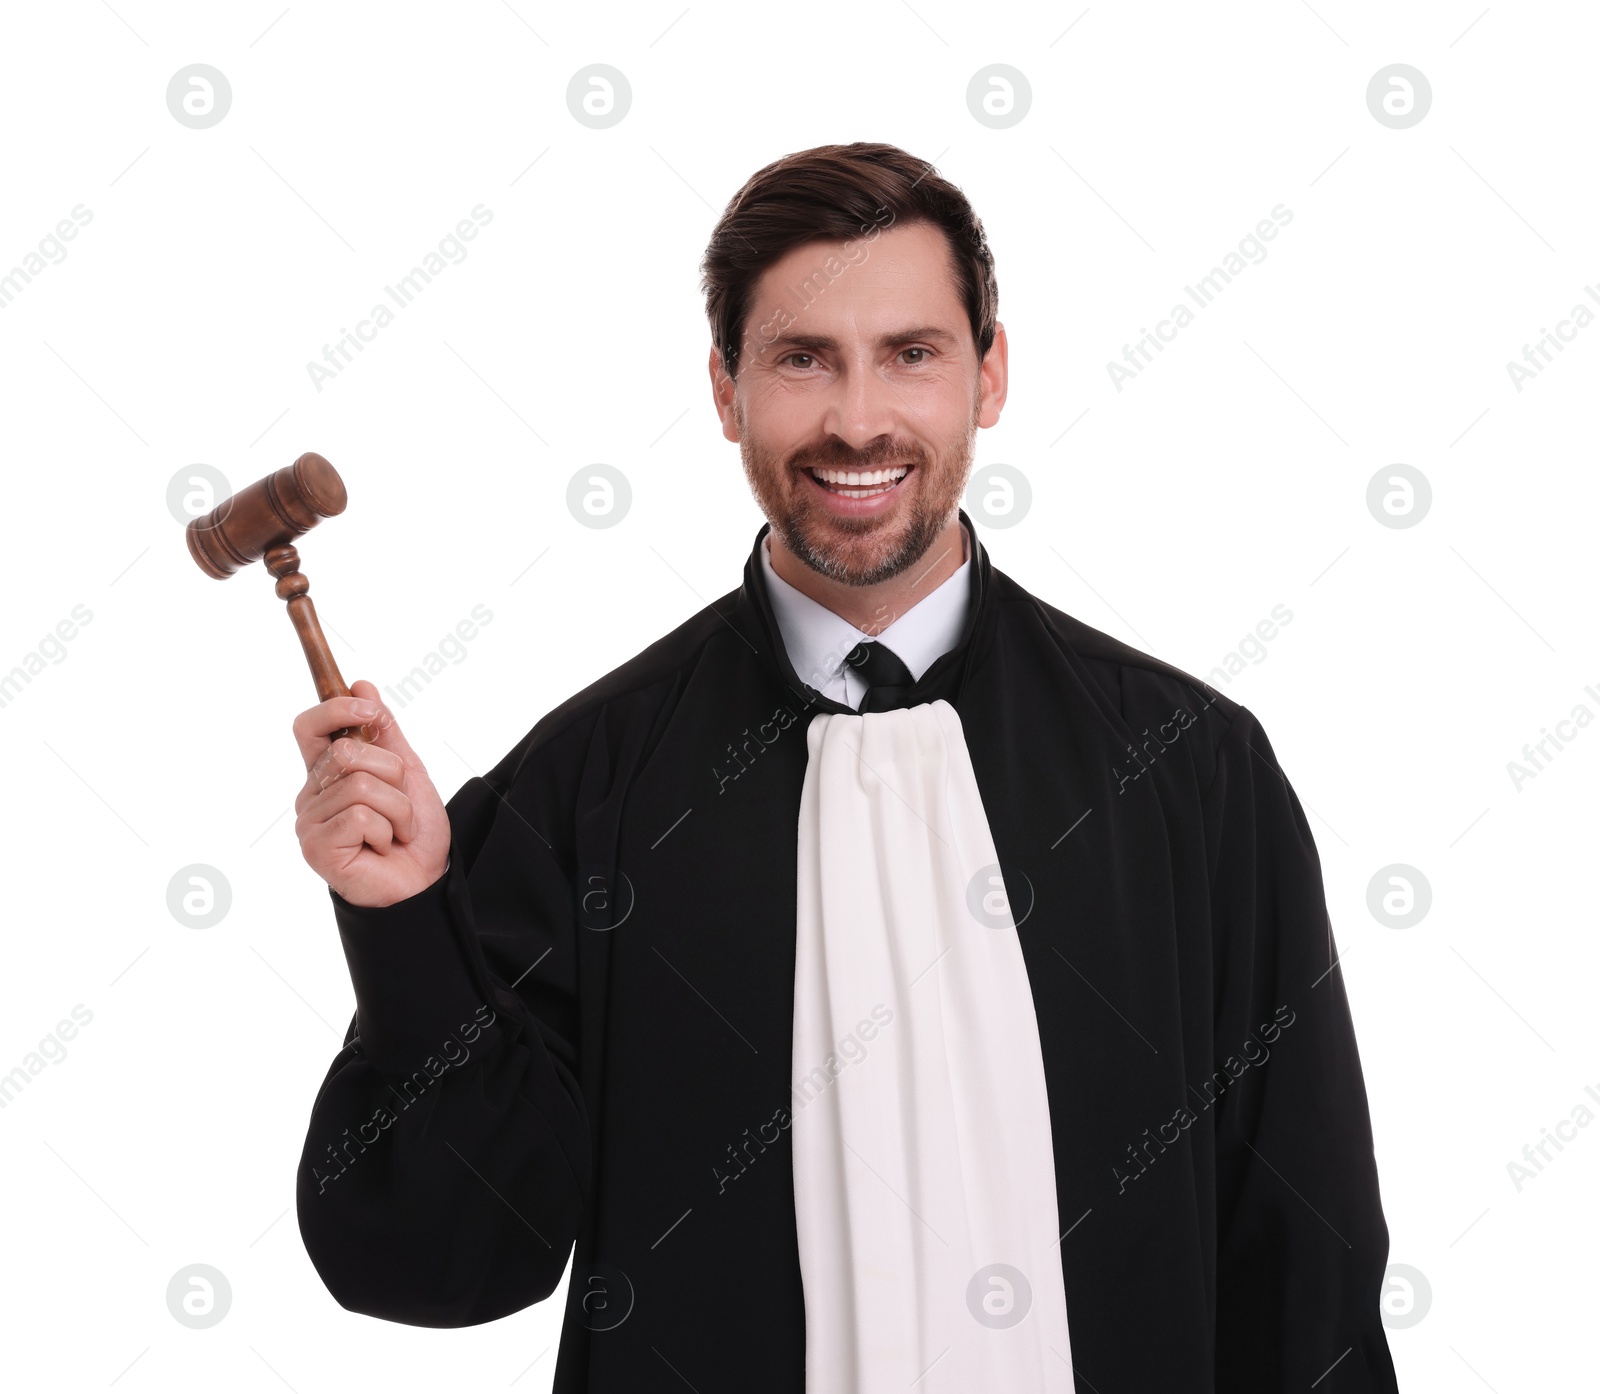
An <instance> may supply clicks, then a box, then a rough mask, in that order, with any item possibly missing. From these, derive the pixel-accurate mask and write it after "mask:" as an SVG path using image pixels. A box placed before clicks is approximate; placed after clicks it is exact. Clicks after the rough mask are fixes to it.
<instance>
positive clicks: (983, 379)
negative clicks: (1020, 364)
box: [978, 320, 1006, 426]
mask: <svg viewBox="0 0 1600 1394" xmlns="http://www.w3.org/2000/svg"><path fill="white" fill-rule="evenodd" d="M978 386H979V394H978V425H980V426H993V425H994V424H995V422H997V421H998V420H999V419H1000V408H1001V407H1003V406H1005V404H1006V327H1005V325H1003V324H1001V323H1000V322H999V321H998V320H996V321H995V326H994V342H993V343H992V344H990V345H989V352H988V353H986V354H984V356H983V362H982V363H980V364H979V365H978Z"/></svg>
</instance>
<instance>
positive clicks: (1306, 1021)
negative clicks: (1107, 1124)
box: [1205, 707, 1396, 1394]
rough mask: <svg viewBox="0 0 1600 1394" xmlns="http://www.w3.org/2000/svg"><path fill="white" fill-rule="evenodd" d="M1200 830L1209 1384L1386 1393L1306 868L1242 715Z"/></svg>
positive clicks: (1355, 1160)
mask: <svg viewBox="0 0 1600 1394" xmlns="http://www.w3.org/2000/svg"><path fill="white" fill-rule="evenodd" d="M1205 822H1206V839H1207V855H1208V858H1209V860H1210V864H1211V870H1212V880H1211V911H1212V926H1213V953H1214V965H1215V973H1216V976H1215V980H1214V982H1215V999H1214V1000H1215V1007H1216V1015H1215V1023H1216V1034H1215V1038H1214V1051H1215V1067H1214V1068H1215V1069H1216V1071H1217V1073H1216V1074H1214V1075H1213V1081H1214V1083H1213V1086H1212V1087H1213V1088H1214V1089H1216V1091H1217V1100H1216V1102H1217V1109H1218V1112H1217V1116H1216V1121H1215V1128H1216V1132H1215V1138H1216V1187H1217V1306H1216V1338H1217V1339H1216V1387H1217V1389H1218V1390H1228V1391H1230V1394H1245V1392H1246V1391H1257V1390H1259V1391H1263V1392H1265V1391H1269V1390H1271V1391H1279V1390H1285V1389H1309V1388H1312V1387H1313V1385H1315V1386H1316V1387H1317V1388H1319V1389H1330V1390H1338V1391H1344V1392H1345V1394H1367V1391H1374V1392H1376V1391H1382V1392H1383V1394H1394V1392H1395V1390H1396V1383H1395V1373H1394V1366H1393V1363H1392V1360H1391V1357H1390V1353H1389V1346H1388V1342H1387V1339H1386V1338H1385V1335H1384V1329H1383V1325H1382V1321H1381V1318H1380V1314H1379V1298H1380V1293H1381V1290H1382V1286H1383V1278H1384V1269H1385V1264H1386V1262H1387V1259H1388V1252H1389V1232H1388V1228H1387V1226H1386V1224H1385V1222H1384V1217H1383V1209H1382V1205H1381V1203H1380V1199H1379V1193H1378V1173H1377V1164H1376V1160H1375V1157H1374V1154H1373V1143H1372V1128H1371V1122H1370V1118H1369V1114H1368V1109H1367V1096H1366V1088H1365V1085H1364V1083H1363V1080H1362V1074H1361V1062H1360V1058H1359V1056H1358V1055H1357V1051H1356V1039H1355V1029H1354V1026H1353V1023H1352V1021H1351V1016H1350V1005H1349V1002H1348V1000H1347V999H1346V996H1345V987H1344V977H1343V973H1342V971H1341V970H1340V968H1339V967H1338V966H1337V962H1336V960H1337V956H1338V950H1337V948H1336V946H1335V944H1334V940H1333V927H1332V924H1331V922H1330V920H1329V917H1328V911H1327V905H1326V901H1325V898H1324V892H1323V885H1322V869H1321V863H1320V861H1319V859H1318V856H1317V849H1316V844H1315V843H1314V842H1313V840H1312V836H1311V828H1310V825H1309V824H1308V822H1307V820H1306V816H1305V813H1304V811H1303V810H1302V808H1301V805H1300V801H1299V799H1298V798H1297V797H1296V796H1295V792H1294V790H1293V788H1291V786H1290V784H1289V781H1288V779H1287V778H1286V777H1285V776H1284V774H1283V771H1282V770H1281V769H1280V768H1279V765H1278V760H1277V757H1276V755H1275V754H1274V753H1273V749H1272V746H1271V744H1270V743H1269V742H1268V740H1267V736H1266V733H1265V731H1263V730H1262V728H1261V725H1260V723H1259V722H1258V721H1257V719H1256V717H1255V716H1254V715H1253V714H1252V713H1251V712H1250V711H1249V710H1248V709H1247V708H1243V707H1241V708H1239V709H1238V711H1237V713H1236V714H1235V716H1234V719H1233V722H1232V725H1231V726H1230V728H1229V729H1228V731H1227V733H1226V734H1225V735H1224V737H1223V738H1222V740H1221V742H1220V743H1219V745H1218V749H1217V764H1216V768H1215V774H1214V777H1213V781H1212V784H1211V786H1210V789H1209V791H1208V793H1207V795H1206V800H1205ZM1330 964H1331V965H1334V966H1332V968H1331V971H1330ZM1330 1370H1333V1371H1334V1373H1333V1374H1332V1375H1329V1376H1328V1378H1327V1379H1326V1380H1323V1379H1322V1377H1323V1376H1324V1375H1328V1372H1329V1371H1330ZM1319 1380H1320V1381H1321V1382H1320V1383H1318V1381H1319Z"/></svg>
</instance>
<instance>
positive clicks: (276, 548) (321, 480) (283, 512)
mask: <svg viewBox="0 0 1600 1394" xmlns="http://www.w3.org/2000/svg"><path fill="white" fill-rule="evenodd" d="M349 498H350V496H349V495H348V494H347V493H346V492H345V487H344V480H342V479H340V478H339V472H338V471H337V470H336V469H334V467H333V466H332V465H330V464H329V463H328V462H327V461H326V460H324V459H323V458H322V456H320V455H318V454H316V453H314V452H313V451H309V450H308V451H307V452H306V453H305V454H304V455H302V456H301V457H300V458H299V459H298V460H296V461H295V462H294V463H293V464H292V465H286V466H284V468H283V469H281V470H279V471H278V472H277V473H276V474H269V475H268V476H267V477H266V478H265V479H258V480H256V482H255V483H254V484H251V485H250V486H249V487H247V488H244V489H241V490H240V491H239V492H238V493H236V494H233V495H232V496H230V497H229V498H226V499H224V500H223V501H222V502H221V503H219V504H218V505H217V506H216V507H215V508H213V509H212V510H211V512H209V513H207V514H206V515H205V517H203V518H195V519H193V520H192V521H191V522H190V523H189V526H188V527H187V528H185V529H184V533H185V535H186V536H187V538H188V541H189V555H190V556H191V557H193V558H194V559H195V564H196V565H197V566H199V568H200V569H201V570H202V571H203V572H205V573H206V575H207V576H214V577H216V579H217V580H219V581H225V580H227V578H228V577H229V576H232V575H233V573H234V572H236V571H238V570H239V569H240V568H241V567H245V566H249V565H250V563H251V562H255V561H261V562H265V564H266V568H267V570H268V571H270V572H271V573H272V574H273V575H274V576H276V577H277V578H278V585H277V595H278V599H279V600H282V601H284V602H285V604H286V606H287V608H288V611H289V619H290V621H291V622H292V623H293V624H294V628H295V633H297V634H298V635H299V636H300V647H301V648H303V649H304V650H305V654H306V662H307V663H309V664H310V665H311V677H312V680H313V681H314V682H315V683H316V685H317V696H318V697H319V698H321V700H322V701H324V702H326V701H327V700H328V698H330V697H348V696H349V695H350V689H349V688H348V687H346V686H345V681H344V679H343V678H342V677H341V676H340V675H339V665H338V664H337V663H335V662H334V661H333V653H332V651H331V650H330V649H329V648H328V641H327V639H326V638H324V637H323V633H322V626H321V625H320V624H318V623H317V612H316V609H315V607H314V606H313V605H312V604H311V596H310V594H309V592H310V590H311V582H310V581H308V580H307V579H306V578H305V576H304V574H303V573H302V572H301V570H300V554H299V552H297V551H296V550H295V549H294V547H293V546H292V545H291V544H292V542H293V539H295V538H297V537H299V536H300V534H301V533H303V532H308V531H310V530H311V529H312V528H314V527H316V525H317V524H318V523H320V522H321V521H322V520H323V519H324V518H333V517H336V516H337V515H339V514H340V513H343V512H344V508H345V504H346V503H348V502H349ZM340 736H349V737H351V738H352V739H353V740H358V741H362V742H364V743H369V744H370V743H371V741H372V733H371V732H370V731H369V730H368V729H367V728H366V727H365V726H346V727H343V728H342V729H340V730H338V731H335V732H334V733H333V735H332V737H331V739H333V740H338V739H339V737H340Z"/></svg>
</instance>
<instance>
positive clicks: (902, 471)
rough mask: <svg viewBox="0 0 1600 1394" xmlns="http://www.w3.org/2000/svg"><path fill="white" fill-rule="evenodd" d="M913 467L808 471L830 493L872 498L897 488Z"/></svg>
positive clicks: (854, 497) (846, 496)
mask: <svg viewBox="0 0 1600 1394" xmlns="http://www.w3.org/2000/svg"><path fill="white" fill-rule="evenodd" d="M911 468H912V467H911V466H910V465H893V466H891V467H889V468H888V469H877V470H841V469H817V468H812V469H809V470H807V473H808V474H809V475H810V476H811V477H812V478H813V479H814V480H816V481H817V483H818V484H820V485H821V486H822V487H823V488H824V489H826V490H827V491H828V492H829V493H830V494H840V495H843V496H844V497H845V498H847V499H870V498H872V497H874V496H875V495H877V494H887V493H888V492H889V490H891V489H893V488H895V487H896V486H897V485H898V484H899V483H900V481H901V480H902V479H904V478H905V477H906V476H907V475H908V474H910V473H911Z"/></svg>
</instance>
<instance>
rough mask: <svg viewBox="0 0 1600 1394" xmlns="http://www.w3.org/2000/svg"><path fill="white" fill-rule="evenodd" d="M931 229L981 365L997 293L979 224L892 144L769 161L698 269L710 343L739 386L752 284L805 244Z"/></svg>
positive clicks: (737, 198) (734, 204) (828, 148)
mask: <svg viewBox="0 0 1600 1394" xmlns="http://www.w3.org/2000/svg"><path fill="white" fill-rule="evenodd" d="M896 222H898V223H900V224H914V223H930V224H932V225H933V226H935V227H937V228H939V229H940V230H941V231H942V232H943V233H944V235H945V240H946V241H947V242H949V244H950V253H951V261H952V264H953V266H954V270H955V276H956V284H957V288H958V289H959V291H960V293H961V299H962V301H963V302H964V304H965V305H966V310H967V319H968V320H969V322H970V323H971V326H972V340H973V343H974V344H976V345H977V350H978V357H979V359H980V360H981V359H982V358H983V356H984V355H985V354H986V353H988V352H989V347H990V345H991V344H993V343H994V331H995V315H996V313H997V310H998V306H999V299H1000V292H999V289H998V287H997V286H996V284H995V275H994V257H993V255H992V254H991V253H990V251H989V243H988V241H987V239H986V238H985V237H984V232H983V223H982V222H981V221H980V220H979V218H978V215H977V214H976V213H974V212H973V211H972V205H971V204H970V203H968V202H967V199H966V196H965V195H964V194H963V193H962V192H961V190H960V189H958V188H956V186H955V185H954V184H952V183H950V182H949V181H948V180H946V179H944V178H942V177H941V176H940V175H939V174H937V173H936V172H935V171H934V168H933V166H932V165H930V164H928V163H927V162H926V161H925V160H919V159H916V158H914V157H913V156H911V155H908V154H907V153H906V152H905V151H904V150H901V149H900V148H899V147H898V146H894V145H881V144H872V143H868V142H866V141H859V140H858V141H855V142H853V143H851V144H849V145H819V146H816V147H815V148H813V149H811V150H800V151H797V152H796V153H794V154H792V155H785V156H784V157H783V158H782V159H781V160H775V161H774V162H773V163H772V164H770V165H768V166H767V167H766V168H765V169H760V170H757V171H756V173H755V174H753V175H751V177H750V179H749V180H748V181H747V182H746V184H745V186H744V187H743V188H742V189H740V190H739V192H738V193H736V194H735V195H734V196H733V198H732V199H730V200H729V202H728V206H727V208H726V209H724V210H723V214H722V217H721V218H720V219H718V221H717V225H716V227H715V228H714V229H713V230H712V233H711V241H710V243H709V244H708V245H707V247H706V252H705V256H704V258H702V260H701V262H700V288H701V290H702V291H704V292H705V297H706V318H707V319H708V320H710V322H711V337H712V342H713V343H715V344H716V345H717V346H718V348H720V349H721V350H722V362H723V367H724V368H725V369H726V371H727V373H728V375H729V376H730V377H737V376H738V373H739V364H740V361H741V357H742V348H743V339H744V338H746V337H748V335H746V334H745V332H744V328H745V326H744V321H745V319H746V318H747V316H748V315H749V311H750V300H751V294H752V292H753V291H754V289H755V284H756V282H757V280H759V279H760V277H761V273H762V272H764V271H765V270H766V269H767V268H768V267H769V266H771V265H772V264H773V263H774V262H775V261H777V260H779V259H780V258H781V257H783V256H784V255H785V254H787V253H788V252H791V251H793V250H794V249H795V248H796V247H799V246H802V245H804V244H805V243H807V242H815V241H818V240H825V241H830V242H834V241H837V242H847V241H851V240H853V239H857V238H862V237H863V236H865V240H867V241H872V240H875V239H876V237H877V234H878V232H879V231H881V229H882V228H883V227H884V226H886V225H888V224H891V223H896Z"/></svg>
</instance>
